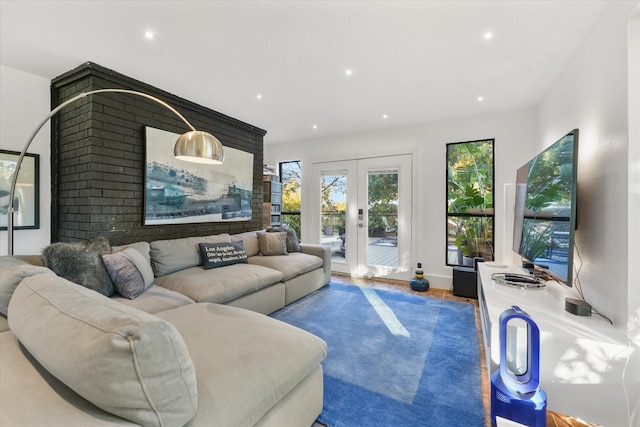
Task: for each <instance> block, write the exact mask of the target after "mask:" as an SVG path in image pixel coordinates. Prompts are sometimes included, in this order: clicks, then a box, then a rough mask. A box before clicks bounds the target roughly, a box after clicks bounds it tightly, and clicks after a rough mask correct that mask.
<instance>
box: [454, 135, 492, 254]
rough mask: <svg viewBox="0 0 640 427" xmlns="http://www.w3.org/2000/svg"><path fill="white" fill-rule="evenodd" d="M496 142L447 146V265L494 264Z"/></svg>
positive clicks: (484, 141)
mask: <svg viewBox="0 0 640 427" xmlns="http://www.w3.org/2000/svg"><path fill="white" fill-rule="evenodd" d="M493 142H494V141H493V139H488V140H482V141H470V142H457V143H451V144H447V252H446V260H447V265H473V258H474V257H482V258H484V259H485V261H493V247H494V244H493V224H494V205H493V186H494V166H493V158H494V149H493Z"/></svg>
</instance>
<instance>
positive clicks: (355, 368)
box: [271, 283, 484, 427]
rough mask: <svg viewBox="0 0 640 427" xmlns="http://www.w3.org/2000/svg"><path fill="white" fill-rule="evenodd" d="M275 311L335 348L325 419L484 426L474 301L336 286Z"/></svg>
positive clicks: (333, 423)
mask: <svg viewBox="0 0 640 427" xmlns="http://www.w3.org/2000/svg"><path fill="white" fill-rule="evenodd" d="M271 316H272V317H274V318H276V319H279V320H281V321H284V322H286V323H289V324H292V325H295V326H298V327H300V328H302V329H305V330H307V331H309V332H311V333H313V334H315V335H317V336H319V337H321V338H322V339H324V340H325V341H326V342H327V344H328V346H329V352H328V356H327V358H326V359H325V361H324V362H323V369H324V409H323V411H322V414H321V415H320V417H319V418H318V421H320V422H322V423H324V424H326V425H328V426H330V427H356V426H357V427H361V426H381V427H382V426H384V427H392V426H393V427H396V426H398V427H400V426H403V427H404V426H406V427H414V426H429V427H439V426H442V427H451V426H464V427H473V426H478V427H482V426H484V409H483V406H482V395H481V379H480V355H479V350H478V338H477V335H476V323H475V309H474V306H473V305H471V304H465V303H458V302H452V301H444V300H441V299H436V298H425V297H421V296H413V295H407V294H402V293H398V292H387V291H378V290H373V289H367V288H359V287H356V286H347V285H339V284H333V283H331V284H329V285H328V286H325V287H324V288H322V289H320V290H318V291H316V292H314V293H313V294H311V295H308V296H307V297H305V298H303V299H301V300H299V301H298V302H296V303H294V304H291V305H289V306H287V307H285V308H283V309H282V310H279V311H277V312H275V313H273V314H272V315H271Z"/></svg>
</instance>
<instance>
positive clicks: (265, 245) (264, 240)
mask: <svg viewBox="0 0 640 427" xmlns="http://www.w3.org/2000/svg"><path fill="white" fill-rule="evenodd" d="M256 234H257V235H258V247H259V248H260V253H261V254H262V255H264V256H273V255H288V252H287V233H285V232H279V233H267V232H264V231H258V232H257V233H256Z"/></svg>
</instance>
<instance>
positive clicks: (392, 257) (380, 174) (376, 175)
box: [367, 168, 398, 267]
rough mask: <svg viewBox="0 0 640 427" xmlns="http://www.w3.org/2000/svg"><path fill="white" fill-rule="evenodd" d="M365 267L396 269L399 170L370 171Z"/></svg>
mask: <svg viewBox="0 0 640 427" xmlns="http://www.w3.org/2000/svg"><path fill="white" fill-rule="evenodd" d="M367 187H368V190H367V226H368V233H367V265H383V266H388V267H397V266H398V168H390V169H370V170H369V171H368V185H367Z"/></svg>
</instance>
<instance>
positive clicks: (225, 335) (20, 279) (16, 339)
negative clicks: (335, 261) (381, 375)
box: [0, 232, 330, 427]
mask: <svg viewBox="0 0 640 427" xmlns="http://www.w3.org/2000/svg"><path fill="white" fill-rule="evenodd" d="M226 242H242V245H243V246H244V247H245V249H246V255H247V259H246V262H244V261H243V262H241V263H237V264H233V265H226V266H222V267H217V268H211V269H205V267H204V266H203V265H202V259H203V257H202V255H201V254H202V252H200V250H199V248H198V246H199V244H200V243H207V244H208V243H226ZM259 249H260V248H259V245H258V240H257V234H256V232H250V233H243V234H239V235H231V236H230V235H224V234H221V235H216V236H206V237H201V238H186V239H176V240H170V241H169V240H165V241H158V242H151V244H149V243H146V242H138V243H133V244H131V245H126V246H124V247H118V248H114V252H116V253H124V252H117V251H125V250H127V251H132V250H135V251H137V252H135V253H136V254H139V255H142V257H143V258H144V260H146V261H148V268H150V269H152V270H153V273H154V274H153V276H155V277H153V278H152V280H151V281H153V284H146V285H145V289H144V291H143V292H142V293H141V294H140V295H138V296H137V297H135V298H133V299H130V298H125V297H122V296H119V295H114V296H112V297H107V296H105V295H101V294H100V293H98V292H96V291H94V290H91V289H88V288H87V287H84V286H80V285H78V284H76V283H73V282H71V281H70V280H67V279H65V278H63V277H60V276H59V275H56V274H55V273H54V272H53V271H51V270H50V269H48V268H46V267H44V266H42V262H41V261H42V260H41V259H40V257H39V256H35V257H18V256H15V257H0V313H2V316H0V425H2V426H7V427H10V426H42V425H47V426H94V425H105V426H106V425H145V426H146V425H148V426H181V425H187V426H225V427H226V426H253V425H256V426H305V425H311V424H312V423H313V421H314V420H315V419H316V418H317V416H318V415H319V414H320V412H321V411H322V399H323V383H322V365H321V362H322V360H323V359H324V357H325V356H326V352H327V348H326V344H325V343H324V341H322V340H321V339H319V338H317V337H315V336H314V335H312V334H309V333H307V332H305V331H303V330H300V329H298V328H295V327H293V326H290V325H287V324H285V323H282V322H280V321H277V320H274V319H272V318H270V317H268V316H265V315H264V314H268V313H271V312H273V311H275V310H277V309H279V308H282V307H283V306H284V305H285V304H288V303H290V302H293V301H295V300H296V299H298V298H300V297H302V296H304V295H306V294H308V293H309V292H312V291H313V290H315V289H318V288H320V287H322V286H324V285H325V284H326V283H328V281H329V278H330V253H329V252H328V250H326V249H325V248H323V247H321V246H316V245H304V244H303V245H300V250H301V251H300V252H292V253H289V254H287V255H275V256H264V255H262V254H261V253H260V251H259ZM136 257H138V255H136ZM138 258H140V257H138ZM144 268H147V266H145V267H144ZM143 276H144V275H143Z"/></svg>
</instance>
